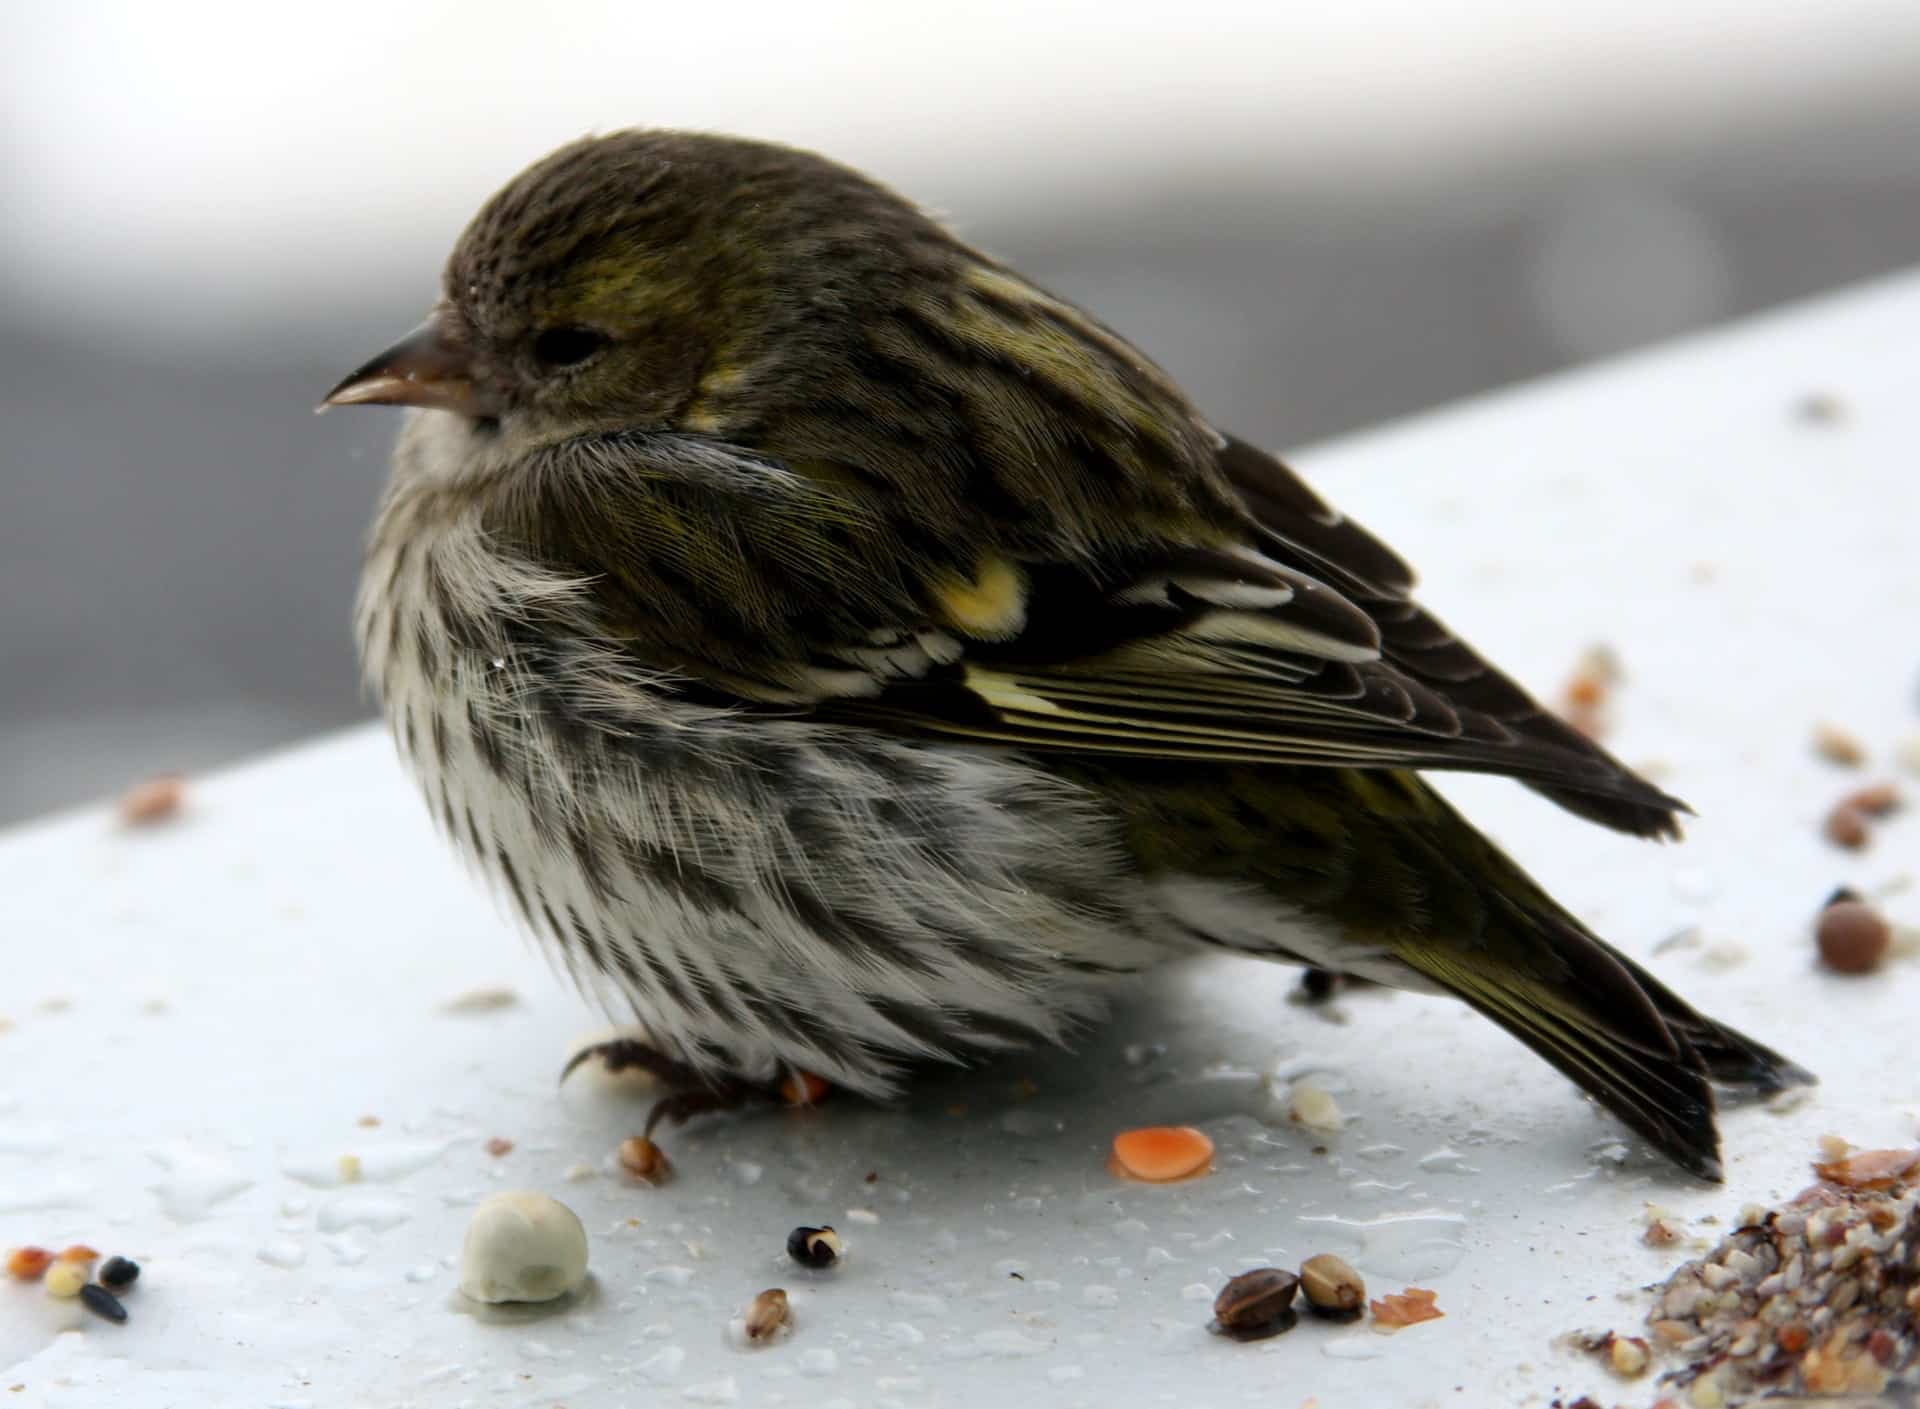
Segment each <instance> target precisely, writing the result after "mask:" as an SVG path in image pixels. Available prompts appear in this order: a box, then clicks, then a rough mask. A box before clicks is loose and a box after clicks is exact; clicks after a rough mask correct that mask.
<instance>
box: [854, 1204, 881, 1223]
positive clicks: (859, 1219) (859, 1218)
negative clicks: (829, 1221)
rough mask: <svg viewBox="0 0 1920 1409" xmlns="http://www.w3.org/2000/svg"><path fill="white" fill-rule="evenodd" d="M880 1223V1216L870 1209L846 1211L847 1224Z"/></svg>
mask: <svg viewBox="0 0 1920 1409" xmlns="http://www.w3.org/2000/svg"><path fill="white" fill-rule="evenodd" d="M879 1221H880V1215H879V1214H877V1213H875V1212H874V1211H873V1210H872V1209H870V1208H850V1209H848V1210H847V1222H849V1223H864V1224H869V1225H871V1224H874V1223H878V1222H879Z"/></svg>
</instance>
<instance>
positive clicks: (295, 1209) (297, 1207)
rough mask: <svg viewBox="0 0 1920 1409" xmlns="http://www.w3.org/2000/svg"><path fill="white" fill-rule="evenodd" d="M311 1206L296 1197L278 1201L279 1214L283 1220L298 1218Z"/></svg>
mask: <svg viewBox="0 0 1920 1409" xmlns="http://www.w3.org/2000/svg"><path fill="white" fill-rule="evenodd" d="M312 1207H313V1205H312V1204H310V1203H308V1202H307V1201H306V1200H305V1199H303V1198H300V1197H298V1196H296V1197H294V1198H290V1199H282V1200H280V1214H281V1216H282V1217H283V1218H298V1217H299V1216H300V1215H301V1214H303V1213H305V1212H306V1211H307V1210H308V1209H310V1208H312Z"/></svg>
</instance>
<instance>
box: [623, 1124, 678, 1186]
mask: <svg viewBox="0 0 1920 1409" xmlns="http://www.w3.org/2000/svg"><path fill="white" fill-rule="evenodd" d="M619 1160H620V1167H621V1168H622V1169H624V1170H626V1171H627V1173H629V1174H631V1175H632V1176H633V1177H634V1178H635V1179H642V1180H645V1181H646V1182H647V1183H649V1184H664V1183H665V1182H666V1181H667V1180H669V1179H671V1178H672V1177H673V1164H672V1162H671V1161H670V1160H668V1159H667V1152H666V1151H665V1150H663V1149H661V1148H660V1147H659V1146H658V1145H656V1144H654V1143H653V1141H652V1140H650V1139H649V1138H648V1137H647V1136H645V1135H629V1136H628V1137H627V1138H626V1139H624V1140H622V1141H621V1142H620V1149H619Z"/></svg>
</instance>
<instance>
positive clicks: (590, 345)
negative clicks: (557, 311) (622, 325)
mask: <svg viewBox="0 0 1920 1409" xmlns="http://www.w3.org/2000/svg"><path fill="white" fill-rule="evenodd" d="M606 345H607V337H606V334H605V333H597V332H595V331H594V330H593V329H592V328H582V327H578V326H576V325H574V324H571V323H565V324H562V325H560V326H559V327H557V328H544V329H542V330H541V332H540V334H539V336H537V337H536V338H534V340H533V355H534V356H535V357H537V358H538V359H539V360H540V361H541V363H542V364H544V365H545V366H548V367H571V366H573V365H574V364H576V363H579V362H585V361H586V360H587V359H588V358H589V357H591V356H593V354H594V353H596V352H598V351H599V350H600V349H601V348H603V347H605V346H606Z"/></svg>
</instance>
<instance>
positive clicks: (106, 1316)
mask: <svg viewBox="0 0 1920 1409" xmlns="http://www.w3.org/2000/svg"><path fill="white" fill-rule="evenodd" d="M80 1304H81V1305H82V1306H84V1307H86V1308H87V1310H89V1311H91V1312H92V1313H93V1314H94V1315H95V1316H98V1317H99V1318H100V1319H101V1320H102V1321H111V1322H113V1323H114V1324H115V1325H123V1324H125V1322H126V1319H127V1308H126V1307H124V1306H122V1305H121V1304H120V1298H119V1297H117V1296H115V1295H114V1294H113V1293H112V1292H110V1291H108V1290H107V1289H106V1288H105V1287H103V1286H101V1285H100V1284H99V1283H98V1282H89V1283H87V1284H86V1285H85V1286H84V1287H82V1288H80Z"/></svg>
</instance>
